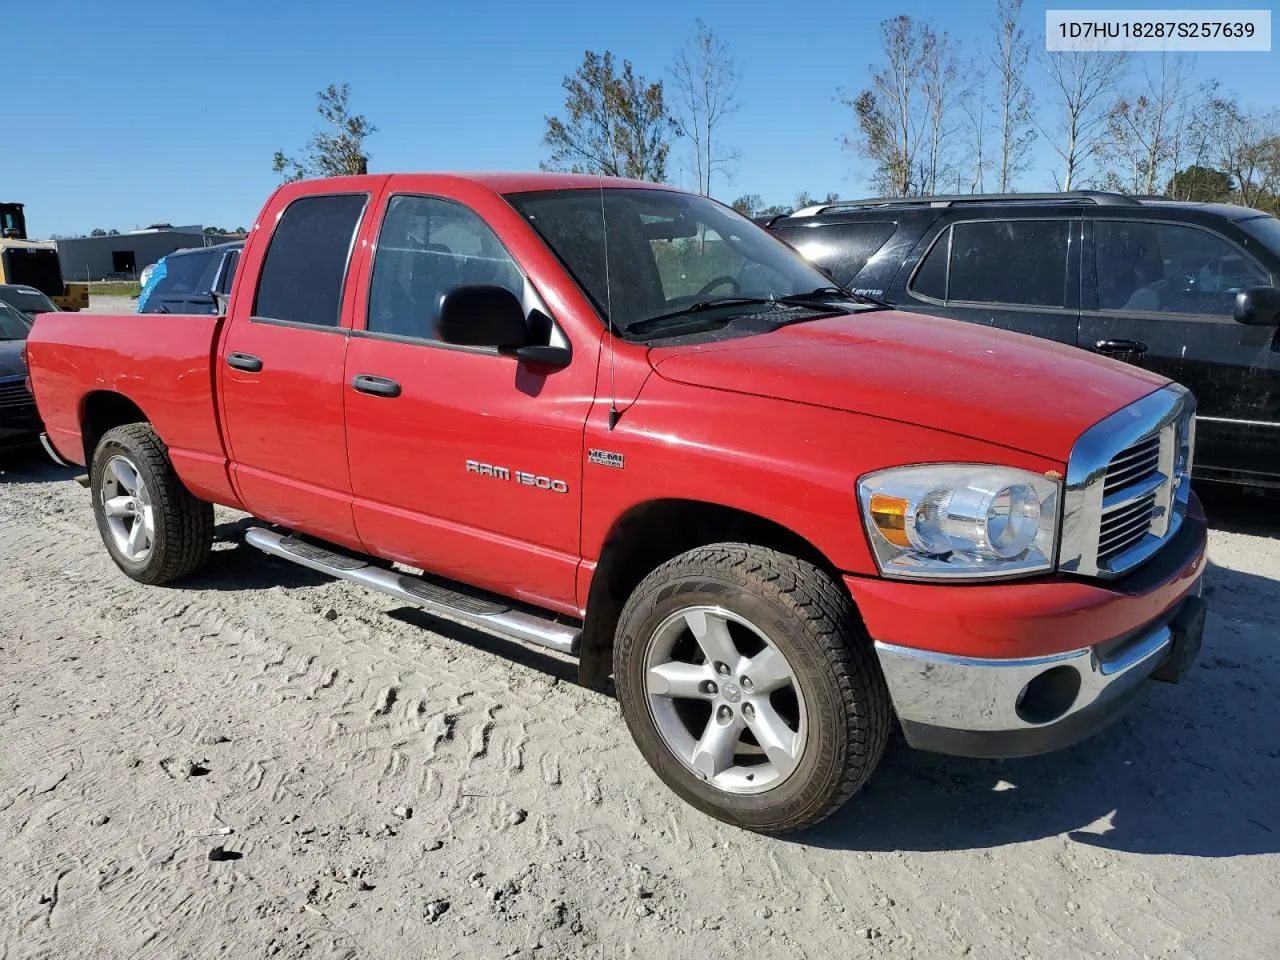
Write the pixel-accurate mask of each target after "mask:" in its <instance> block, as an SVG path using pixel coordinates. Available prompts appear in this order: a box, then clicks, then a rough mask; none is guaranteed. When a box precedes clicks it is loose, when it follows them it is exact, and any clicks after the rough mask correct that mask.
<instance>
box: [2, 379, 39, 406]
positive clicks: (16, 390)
mask: <svg viewBox="0 0 1280 960" xmlns="http://www.w3.org/2000/svg"><path fill="white" fill-rule="evenodd" d="M33 403H35V399H34V398H33V397H32V396H31V394H30V392H29V391H28V390H27V388H26V386H25V384H23V382H22V381H21V380H10V381H8V382H5V383H0V409H3V408H7V407H29V406H31V404H33Z"/></svg>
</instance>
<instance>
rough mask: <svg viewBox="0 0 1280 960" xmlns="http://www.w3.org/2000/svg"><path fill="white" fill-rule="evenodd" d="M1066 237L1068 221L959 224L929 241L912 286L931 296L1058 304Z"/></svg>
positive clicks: (1062, 285) (1063, 285) (1067, 243)
mask: <svg viewBox="0 0 1280 960" xmlns="http://www.w3.org/2000/svg"><path fill="white" fill-rule="evenodd" d="M1070 236H1071V221H1070V220H984V221H977V222H970V223H957V224H954V225H952V227H951V229H950V233H949V235H948V234H947V233H943V234H942V235H941V236H940V237H939V238H938V241H937V242H936V243H935V244H934V245H933V247H932V249H931V250H930V251H929V253H928V255H927V256H926V257H925V259H924V261H923V262H922V263H921V264H920V269H919V270H918V271H917V272H916V275H915V278H914V279H913V280H912V283H911V289H912V291H913V292H914V293H918V294H920V295H922V296H926V297H929V298H931V299H934V300H944V301H961V302H965V303H1000V304H1009V305H1016V306H1028V307H1061V306H1063V305H1064V304H1065V303H1066V289H1067V254H1068V252H1069V250H1070ZM948 239H949V240H950V242H949V243H948ZM948 252H949V253H950V257H949V259H948Z"/></svg>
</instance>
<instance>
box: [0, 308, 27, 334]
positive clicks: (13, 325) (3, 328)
mask: <svg viewBox="0 0 1280 960" xmlns="http://www.w3.org/2000/svg"><path fill="white" fill-rule="evenodd" d="M30 332H31V320H30V319H29V318H28V317H27V315H26V314H25V313H23V312H22V311H21V310H15V309H14V308H13V307H11V306H9V305H8V304H7V303H3V302H0V340H25V339H27V334H28V333H30Z"/></svg>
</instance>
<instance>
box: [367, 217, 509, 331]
mask: <svg viewBox="0 0 1280 960" xmlns="http://www.w3.org/2000/svg"><path fill="white" fill-rule="evenodd" d="M477 283H483V284H495V285H497V286H500V287H506V288H507V289H508V290H510V291H511V292H512V293H514V294H515V295H516V296H517V297H521V298H522V299H523V296H524V275H523V274H522V273H521V272H520V268H519V267H517V266H516V263H515V261H514V260H512V259H511V256H510V255H509V254H508V253H507V251H506V250H505V249H503V246H502V244H501V243H499V242H498V238H497V236H496V235H495V234H494V232H493V231H492V230H490V229H489V228H488V226H486V225H485V223H484V221H483V220H481V219H480V218H479V217H478V216H477V215H476V214H475V213H474V212H473V211H471V210H469V209H467V208H466V207H464V206H462V205H461V204H457V203H453V202H452V201H449V200H439V199H435V198H432V197H393V198H392V199H391V203H390V204H388V206H387V214H386V217H385V218H384V219H383V221H382V229H381V230H380V231H379V232H378V249H377V252H376V253H375V254H374V259H373V278H372V280H371V281H370V287H369V317H368V322H367V327H368V329H369V331H370V332H372V333H389V334H395V335H397V336H401V337H418V338H420V339H423V340H434V339H435V338H436V333H435V323H436V315H437V314H438V313H439V312H440V298H441V297H442V296H443V295H444V294H445V293H447V292H448V291H449V290H452V289H453V288H454V287H460V286H466V285H468V284H477Z"/></svg>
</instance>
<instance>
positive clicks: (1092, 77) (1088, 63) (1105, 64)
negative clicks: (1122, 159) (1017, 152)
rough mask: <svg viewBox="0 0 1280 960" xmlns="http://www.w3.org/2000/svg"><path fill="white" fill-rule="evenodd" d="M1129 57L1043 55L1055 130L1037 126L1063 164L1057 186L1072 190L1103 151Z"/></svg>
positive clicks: (1092, 52) (1086, 53)
mask: <svg viewBox="0 0 1280 960" xmlns="http://www.w3.org/2000/svg"><path fill="white" fill-rule="evenodd" d="M1128 66H1129V55H1128V53H1127V52H1124V51H1102V50H1055V51H1049V52H1047V53H1046V54H1045V71H1046V72H1047V73H1048V75H1049V90H1050V96H1051V97H1053V98H1054V99H1055V100H1056V101H1057V123H1056V125H1055V126H1054V127H1052V128H1051V127H1048V126H1046V125H1044V124H1041V123H1040V121H1039V120H1036V119H1034V117H1033V122H1034V123H1035V124H1036V126H1037V127H1039V128H1040V130H1041V132H1042V133H1044V135H1045V137H1046V138H1047V139H1048V140H1049V142H1050V144H1051V145H1052V146H1053V149H1054V151H1055V152H1056V153H1057V154H1058V156H1060V157H1061V158H1062V162H1063V171H1062V176H1061V177H1059V176H1058V174H1057V173H1056V172H1055V173H1054V180H1055V181H1056V182H1057V183H1058V184H1059V187H1060V188H1061V189H1062V190H1070V189H1071V188H1072V185H1077V186H1078V185H1079V183H1080V182H1081V181H1082V180H1083V179H1084V177H1083V173H1084V171H1085V170H1086V169H1087V167H1088V164H1089V162H1090V161H1091V160H1093V159H1094V157H1095V155H1096V154H1097V153H1098V151H1099V149H1103V148H1105V144H1106V141H1107V135H1108V131H1109V115H1110V107H1111V102H1112V99H1113V98H1114V97H1115V94H1116V90H1117V89H1118V87H1119V84H1120V82H1121V80H1122V79H1123V78H1124V74H1125V71H1126V70H1127V69H1128Z"/></svg>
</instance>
